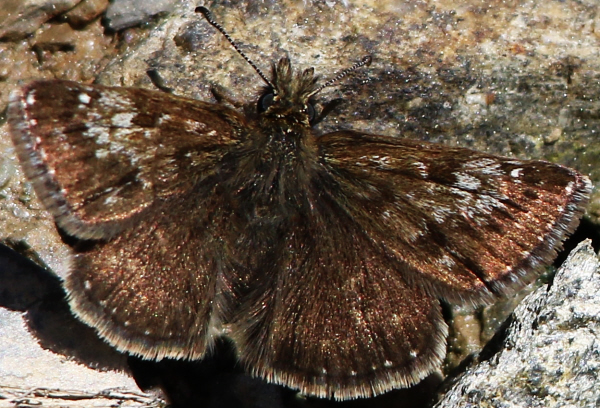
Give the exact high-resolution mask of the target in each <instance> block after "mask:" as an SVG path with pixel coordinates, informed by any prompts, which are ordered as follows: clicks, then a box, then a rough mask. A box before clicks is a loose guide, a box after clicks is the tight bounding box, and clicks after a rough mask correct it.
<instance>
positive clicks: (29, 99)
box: [25, 91, 35, 106]
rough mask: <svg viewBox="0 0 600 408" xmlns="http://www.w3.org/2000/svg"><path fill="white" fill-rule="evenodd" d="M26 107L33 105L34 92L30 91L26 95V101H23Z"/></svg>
mask: <svg viewBox="0 0 600 408" xmlns="http://www.w3.org/2000/svg"><path fill="white" fill-rule="evenodd" d="M25 101H26V103H27V105H29V106H31V105H33V104H34V103H35V91H30V92H29V93H28V94H27V99H26V100H25Z"/></svg>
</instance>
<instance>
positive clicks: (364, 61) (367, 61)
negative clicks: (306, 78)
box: [309, 55, 372, 96]
mask: <svg viewBox="0 0 600 408" xmlns="http://www.w3.org/2000/svg"><path fill="white" fill-rule="evenodd" d="M371 61H372V58H371V56H370V55H366V56H364V57H363V58H362V59H361V60H360V61H358V62H357V63H356V64H354V65H352V66H351V67H350V68H346V69H345V70H343V71H342V72H340V73H339V74H337V75H336V76H335V77H333V78H331V79H330V80H329V81H327V82H325V83H324V84H323V85H321V86H319V87H318V88H317V89H315V90H314V91H312V92H311V94H310V95H309V96H313V95H316V94H317V93H319V92H321V91H322V90H323V88H327V87H328V86H331V85H333V84H335V83H336V82H337V81H339V80H340V79H342V78H344V77H345V76H346V75H348V74H349V73H350V72H352V71H354V70H355V69H358V68H360V67H362V66H365V65H370V64H371Z"/></svg>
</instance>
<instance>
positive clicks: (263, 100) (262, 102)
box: [258, 92, 275, 113]
mask: <svg viewBox="0 0 600 408" xmlns="http://www.w3.org/2000/svg"><path fill="white" fill-rule="evenodd" d="M274 102H275V94H274V93H273V92H269V93H266V94H264V95H263V96H261V97H260V99H259V100H258V112H260V113H262V112H264V111H266V110H267V109H269V108H270V107H271V105H273V103H274Z"/></svg>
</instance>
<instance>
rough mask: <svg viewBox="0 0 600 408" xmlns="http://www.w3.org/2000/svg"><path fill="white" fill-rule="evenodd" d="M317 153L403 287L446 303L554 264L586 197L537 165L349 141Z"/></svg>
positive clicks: (397, 142) (331, 140)
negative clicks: (409, 285) (404, 282)
mask: <svg viewBox="0 0 600 408" xmlns="http://www.w3.org/2000/svg"><path fill="white" fill-rule="evenodd" d="M318 143H319V147H320V152H321V158H322V161H323V163H324V164H325V165H326V166H327V168H328V169H329V171H330V173H331V174H333V175H335V178H336V180H337V183H336V185H337V186H338V191H337V193H335V194H337V195H338V201H339V202H341V203H345V205H344V210H345V211H346V212H348V213H349V214H350V215H351V217H352V218H353V219H354V220H355V222H357V223H358V224H359V225H360V226H361V227H362V228H363V229H364V230H365V231H367V233H368V236H369V240H370V241H371V242H373V244H374V245H377V246H378V247H379V248H381V250H382V251H383V252H384V253H385V254H386V255H387V256H388V257H389V259H390V262H392V263H394V264H395V265H396V270H397V273H400V274H402V275H403V276H404V277H405V279H407V280H408V281H409V282H411V283H413V284H417V285H420V286H422V287H423V288H424V289H425V290H426V291H427V292H428V293H429V294H430V295H432V296H436V297H441V298H443V299H447V300H451V301H457V300H471V301H474V302H481V301H486V300H490V299H491V298H492V297H493V296H494V295H498V294H505V293H507V292H508V293H510V292H511V291H512V290H514V289H515V288H518V287H520V286H521V285H522V284H523V283H524V282H525V281H527V278H528V277H529V276H530V275H531V274H533V273H534V272H535V268H536V267H537V266H538V265H540V264H547V263H548V262H550V261H551V259H552V258H553V257H554V256H555V254H556V250H557V249H558V248H559V247H560V244H561V242H562V240H563V239H564V237H565V235H566V234H568V233H570V232H571V231H572V230H573V228H574V227H575V225H576V224H577V223H578V220H579V217H580V216H581V214H582V212H583V209H582V208H583V203H585V201H586V199H587V196H588V194H589V192H590V188H591V185H590V183H589V180H588V179H587V178H585V177H583V176H581V175H580V174H579V173H577V172H575V171H573V170H571V169H568V168H566V167H563V166H560V165H556V164H552V163H548V162H543V161H519V160H514V159H509V158H502V157H498V156H492V155H487V154H484V153H478V152H475V151H472V150H468V149H461V148H450V147H446V146H443V145H437V144H429V143H422V142H416V141H410V140H404V139H401V138H392V137H386V136H376V135H366V134H361V133H356V132H350V131H345V132H335V133H330V134H328V135H324V136H322V137H320V138H319V139H318ZM425 276H426V277H427V278H426V279H423V277H425Z"/></svg>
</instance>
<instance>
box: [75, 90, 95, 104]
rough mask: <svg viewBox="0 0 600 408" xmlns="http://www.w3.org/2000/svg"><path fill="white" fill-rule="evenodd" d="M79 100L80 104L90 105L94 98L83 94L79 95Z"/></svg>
mask: <svg viewBox="0 0 600 408" xmlns="http://www.w3.org/2000/svg"><path fill="white" fill-rule="evenodd" d="M77 99H79V102H81V103H83V104H84V105H87V104H89V103H90V101H91V100H92V98H91V97H90V96H89V95H88V94H86V93H85V92H82V93H80V94H79V95H77Z"/></svg>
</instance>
